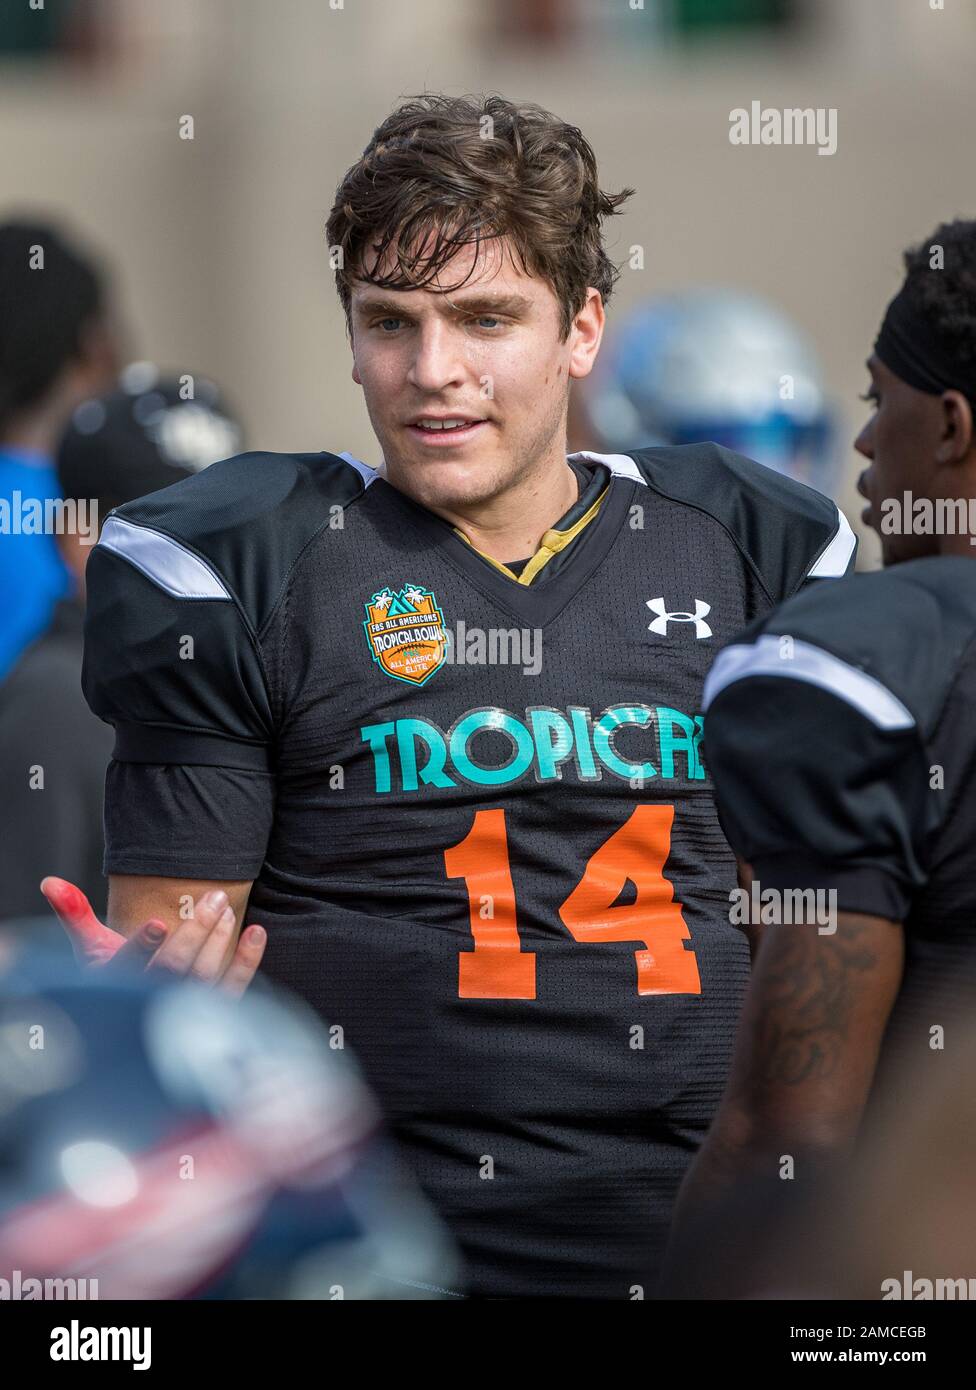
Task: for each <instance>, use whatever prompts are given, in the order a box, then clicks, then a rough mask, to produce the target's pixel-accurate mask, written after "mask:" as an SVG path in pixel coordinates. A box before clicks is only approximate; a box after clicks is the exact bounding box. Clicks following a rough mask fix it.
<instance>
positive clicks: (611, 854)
mask: <svg viewBox="0 0 976 1390" xmlns="http://www.w3.org/2000/svg"><path fill="white" fill-rule="evenodd" d="M673 822H674V807H673V806H638V807H636V809H635V810H634V811H633V812H632V813H631V815H630V816H629V817H628V819H627V820H626V821H625V823H624V824H623V825H622V826H621V827H620V829H619V830H615V831H614V833H613V834H612V835H611V836H610V838H609V839H608V840H605V841H604V842H603V844H602V845H601V846H600V848H599V849H597V850H596V851H595V852H594V853H593V854H592V855H591V856H590V859H589V862H588V863H587V865H586V868H585V869H584V871H583V877H582V878H581V879H580V881H579V883H578V884H577V885H576V887H575V888H574V889H573V891H572V892H571V893H570V895H569V897H568V898H567V899H566V901H565V902H564V903H563V905H562V907H560V909H559V916H560V918H561V919H562V922H563V925H564V926H565V927H566V929H567V930H568V931H569V933H570V935H571V936H572V937H573V938H574V939H575V940H576V941H638V942H640V943H642V945H643V949H642V950H639V951H635V952H634V959H635V960H636V962H637V992H638V994H700V993H701V980H700V978H699V975H698V962H697V961H696V959H695V955H694V952H693V951H686V950H685V946H684V943H685V942H686V941H690V940H691V935H690V933H689V931H688V927H687V925H686V923H685V920H684V917H683V916H682V915H681V904H680V903H677V902H675V901H674V889H673V887H672V885H671V883H670V882H669V880H668V879H666V878H665V877H664V866H665V864H666V863H667V859H668V854H669V853H670V850H671V827H672V824H673ZM444 863H445V867H446V869H447V875H448V877H449V878H463V879H464V881H465V884H466V886H467V890H468V906H469V910H470V914H471V934H472V936H473V937H474V950H473V951H462V952H461V955H460V958H459V962H458V994H459V996H460V997H461V998H462V999H534V998H535V997H536V992H535V952H532V951H523V950H522V948H521V942H520V941H519V934H518V924H517V922H516V917H515V887H514V884H513V883H512V875H511V870H510V868H509V857H508V839H507V835H506V831H505V812H504V811H503V810H493V811H478V812H476V814H475V818H474V824H473V825H472V827H471V829H470V831H469V832H468V834H467V835H466V836H465V838H464V839H463V840H462V841H461V843H460V844H459V845H455V846H454V847H453V848H452V849H448V850H445V851H444ZM628 880H630V881H632V882H633V884H634V886H635V888H636V890H637V892H636V897H635V900H634V902H632V903H616V902H615V900H616V898H617V897H618V896H619V895H620V891H621V889H622V888H623V887H624V885H625V884H626V883H627V881H628ZM486 912H487V916H486V915H483V914H485V913H486Z"/></svg>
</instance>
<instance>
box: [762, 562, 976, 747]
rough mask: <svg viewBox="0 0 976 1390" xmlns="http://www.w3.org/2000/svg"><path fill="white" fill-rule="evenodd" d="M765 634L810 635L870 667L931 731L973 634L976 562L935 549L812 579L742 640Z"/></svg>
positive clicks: (805, 638) (867, 669)
mask: <svg viewBox="0 0 976 1390" xmlns="http://www.w3.org/2000/svg"><path fill="white" fill-rule="evenodd" d="M760 634H768V635H773V636H789V637H792V638H794V639H795V640H799V641H803V642H808V643H810V644H811V645H812V646H816V647H819V648H820V649H821V650H823V651H826V652H829V653H830V654H831V655H832V656H836V657H838V658H839V659H840V660H841V661H843V662H845V663H846V664H847V665H849V666H853V667H855V668H857V669H858V670H861V671H865V672H867V673H868V674H869V675H871V676H873V677H874V678H875V679H876V680H878V681H880V682H881V684H882V685H883V686H885V688H886V689H887V690H890V691H891V693H892V694H893V695H895V696H896V697H897V698H898V699H899V700H900V701H901V702H902V703H903V704H904V705H906V706H907V707H908V709H909V710H911V712H912V714H913V716H914V718H915V720H916V723H917V724H918V728H919V732H920V734H921V736H922V737H923V738H927V737H929V736H930V735H931V733H932V731H933V729H934V728H935V725H936V724H937V722H938V720H939V718H940V716H941V712H942V709H943V707H944V705H945V702H946V699H947V697H948V694H949V690H950V688H951V686H952V684H953V681H954V680H955V678H956V674H957V671H958V668H959V665H960V662H961V661H962V659H963V655H964V653H965V652H966V649H967V648H968V647H969V646H970V645H971V644H972V642H973V640H974V638H976V563H974V561H973V560H970V559H967V558H964V557H949V556H946V557H935V556H933V557H930V558H926V559H924V560H910V561H906V562H905V563H904V564H900V565H893V566H891V568H889V569H886V570H880V571H878V572H877V573H872V574H857V575H851V576H849V577H848V578H845V579H840V580H837V581H835V582H834V583H833V584H818V585H815V586H809V587H807V588H805V589H804V590H803V592H802V593H799V594H797V595H796V596H795V597H794V598H792V599H790V601H789V602H788V603H784V604H782V605H781V606H780V607H779V608H777V609H776V610H775V611H774V612H772V613H771V614H769V615H768V616H766V617H765V618H763V619H761V620H760V621H759V622H758V623H754V624H752V626H751V627H750V628H749V629H748V631H747V633H745V634H743V636H742V637H740V638H739V639H738V640H739V641H740V642H741V641H743V640H752V641H755V639H756V638H757V637H758V636H759V635H760Z"/></svg>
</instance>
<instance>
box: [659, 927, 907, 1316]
mask: <svg viewBox="0 0 976 1390" xmlns="http://www.w3.org/2000/svg"><path fill="white" fill-rule="evenodd" d="M903 959H904V933H903V930H902V928H901V926H900V925H898V924H897V923H894V922H890V921H887V920H885V919H883V918H880V917H869V916H864V915H861V914H854V913H840V914H839V915H838V918H837V930H836V932H835V933H833V934H832V935H828V934H824V935H821V934H820V933H819V932H818V930H817V928H816V926H807V925H793V926H785V925H775V926H767V927H765V929H764V933H763V940H762V944H761V948H760V950H759V952H758V957H757V959H756V961H755V964H754V966H753V975H752V980H751V983H750V986H749V990H748V993H747V996H746V1002H745V1006H744V1009H743V1014H742V1018H741V1020H740V1024H739V1030H738V1034H737V1038H736V1045H735V1051H734V1054H733V1060H732V1069H731V1073H730V1076H729V1081H728V1085H727V1087H726V1091H725V1095H724V1097H723V1099H722V1103H721V1105H720V1107H719V1111H718V1114H717V1115H716V1118H715V1121H714V1123H713V1124H712V1127H711V1129H710V1130H709V1133H708V1136H707V1138H706V1140H705V1143H704V1144H703V1146H702V1148H701V1149H700V1151H699V1153H698V1155H697V1157H696V1159H695V1161H694V1163H693V1164H692V1166H691V1168H690V1170H689V1172H688V1174H687V1176H686V1178H685V1181H684V1184H683V1186H682V1189H681V1192H680V1195H679V1199H678V1204H677V1207H676V1211H675V1220H674V1225H673V1228H672V1234H671V1244H670V1247H669V1254H668V1259H667V1262H666V1269H665V1275H664V1279H663V1282H662V1290H663V1292H664V1294H665V1296H667V1297H695V1298H709V1297H712V1298H721V1297H724V1296H730V1295H734V1294H735V1293H736V1292H737V1291H738V1290H740V1289H741V1288H743V1287H744V1286H747V1285H748V1283H749V1267H750V1263H751V1262H752V1261H753V1260H757V1259H758V1258H759V1252H758V1249H756V1250H753V1249H751V1248H750V1244H749V1238H748V1234H747V1236H746V1239H745V1242H743V1232H742V1223H741V1221H739V1220H738V1219H737V1212H736V1206H737V1198H738V1196H739V1194H740V1193H741V1191H743V1190H745V1189H746V1188H750V1185H752V1184H756V1183H761V1182H763V1181H769V1185H770V1190H771V1191H772V1190H774V1185H775V1182H776V1179H777V1175H778V1173H779V1167H780V1163H781V1159H782V1158H783V1156H785V1155H790V1156H792V1157H793V1159H794V1162H795V1166H796V1170H797V1174H798V1176H799V1177H801V1178H802V1177H803V1176H804V1174H813V1173H816V1174H817V1175H818V1177H820V1176H823V1175H824V1173H825V1171H826V1172H829V1171H830V1170H831V1169H832V1168H835V1167H836V1166H837V1165H839V1164H840V1163H842V1161H843V1159H844V1158H845V1157H846V1156H847V1154H848V1153H849V1151H850V1148H851V1145H852V1143H853V1141H854V1139H855V1137H856V1135H857V1132H858V1128H859V1125H860V1123H861V1119H862V1116H863V1113H864V1107H865V1103H866V1101H867V1098H868V1094H869V1092H870V1089H871V1084H872V1081H873V1079H874V1073H875V1069H876V1066H877V1060H878V1053H879V1050H880V1047H881V1042H882V1038H883V1036H884V1031H885V1027H886V1025H887V1022H888V1018H889V1015H890V1012H891V1007H892V1004H893V1003H894V1000H895V996H896V995H897V992H898V988H899V985H900V982H901V975H902V966H903ZM783 1181H784V1183H786V1182H789V1181H790V1180H788V1179H784V1180H783ZM706 1214H707V1215H706ZM703 1239H704V1240H706V1241H707V1244H708V1253H707V1256H706V1254H705V1251H704V1249H703V1245H702V1241H703Z"/></svg>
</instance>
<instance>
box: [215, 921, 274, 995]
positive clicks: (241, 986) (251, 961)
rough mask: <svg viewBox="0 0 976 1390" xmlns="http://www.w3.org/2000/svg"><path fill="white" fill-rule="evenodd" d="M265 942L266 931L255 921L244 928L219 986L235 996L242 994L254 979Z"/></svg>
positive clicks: (266, 937)
mask: <svg viewBox="0 0 976 1390" xmlns="http://www.w3.org/2000/svg"><path fill="white" fill-rule="evenodd" d="M267 944H268V933H267V932H266V931H265V930H264V927H259V926H258V925H257V923H253V924H252V925H251V926H249V927H247V928H245V930H244V931H243V933H242V934H241V939H240V941H239V942H238V943H237V950H236V951H235V952H234V959H233V960H232V961H231V963H230V965H229V966H228V967H227V970H226V973H225V974H224V976H223V978H222V979H221V981H220V988H221V989H222V990H225V991H226V992H227V993H228V994H231V995H233V996H234V997H235V998H237V997H239V996H240V995H242V994H243V993H244V991H245V990H246V989H247V987H248V985H249V984H250V983H251V981H252V980H253V979H254V976H255V973H256V972H257V968H258V966H259V965H260V964H261V957H262V956H263V955H264V948H265V946H266V945H267Z"/></svg>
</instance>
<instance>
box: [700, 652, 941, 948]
mask: <svg viewBox="0 0 976 1390" xmlns="http://www.w3.org/2000/svg"><path fill="white" fill-rule="evenodd" d="M781 644H782V639H781V638H779V637H776V636H771V635H770V636H764V637H760V638H759V639H758V640H757V641H756V642H755V643H753V644H751V646H748V647H734V646H733V647H729V648H726V650H725V652H723V653H721V654H720V656H719V657H718V659H717V661H716V663H715V665H714V666H713V668H712V673H711V675H710V677H709V681H710V684H707V685H706V693H705V708H706V713H705V737H704V758H705V764H706V767H707V770H708V773H709V775H710V776H711V778H712V781H713V784H714V787H715V794H716V800H717V803H718V809H719V816H720V818H721V822H722V827H723V830H724V831H725V834H726V837H727V839H728V840H729V843H730V844H731V846H732V848H733V849H734V851H735V853H736V855H737V856H738V857H739V858H741V859H744V860H745V861H746V862H747V863H748V864H750V865H751V866H752V869H753V874H754V877H755V879H757V880H758V882H759V884H760V885H761V887H762V888H773V889H777V890H779V891H781V892H782V891H786V890H789V889H796V890H801V891H802V890H804V889H814V890H817V889H825V890H829V889H834V890H836V892H837V907H838V909H839V910H841V911H848V912H864V913H869V914H871V915H873V916H879V917H886V918H890V919H891V920H892V921H901V920H902V919H903V917H904V916H905V914H906V912H907V910H908V905H909V903H910V901H911V897H912V895H913V894H914V893H915V892H917V891H918V889H919V888H920V887H921V886H922V885H923V884H924V882H925V878H926V873H925V867H924V860H925V841H926V837H927V834H928V830H929V824H928V812H929V807H928V805H927V795H926V793H927V787H928V770H927V766H926V761H925V757H924V749H923V746H922V744H921V742H920V740H919V737H918V728H917V726H916V723H915V720H914V719H913V717H912V715H911V713H910V712H909V711H908V710H907V708H906V707H905V706H904V705H902V704H901V702H900V701H899V700H897V698H896V697H895V696H894V695H892V693H891V692H890V691H887V690H886V689H885V688H884V687H883V686H880V685H878V684H877V683H875V682H873V681H872V680H871V679H870V678H868V677H865V676H864V675H863V673H861V672H858V671H857V670H856V669H855V668H853V667H851V666H849V665H847V664H846V663H844V662H841V661H839V660H837V658H834V657H832V656H831V654H830V653H828V652H825V651H823V650H822V649H821V648H819V647H815V646H812V645H809V644H805V643H798V642H796V641H795V640H794V641H793V642H792V655H791V656H790V657H788V658H784V657H782V656H781V651H782V650H784V648H783V647H782V645H781ZM786 650H788V648H787V649H786Z"/></svg>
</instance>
